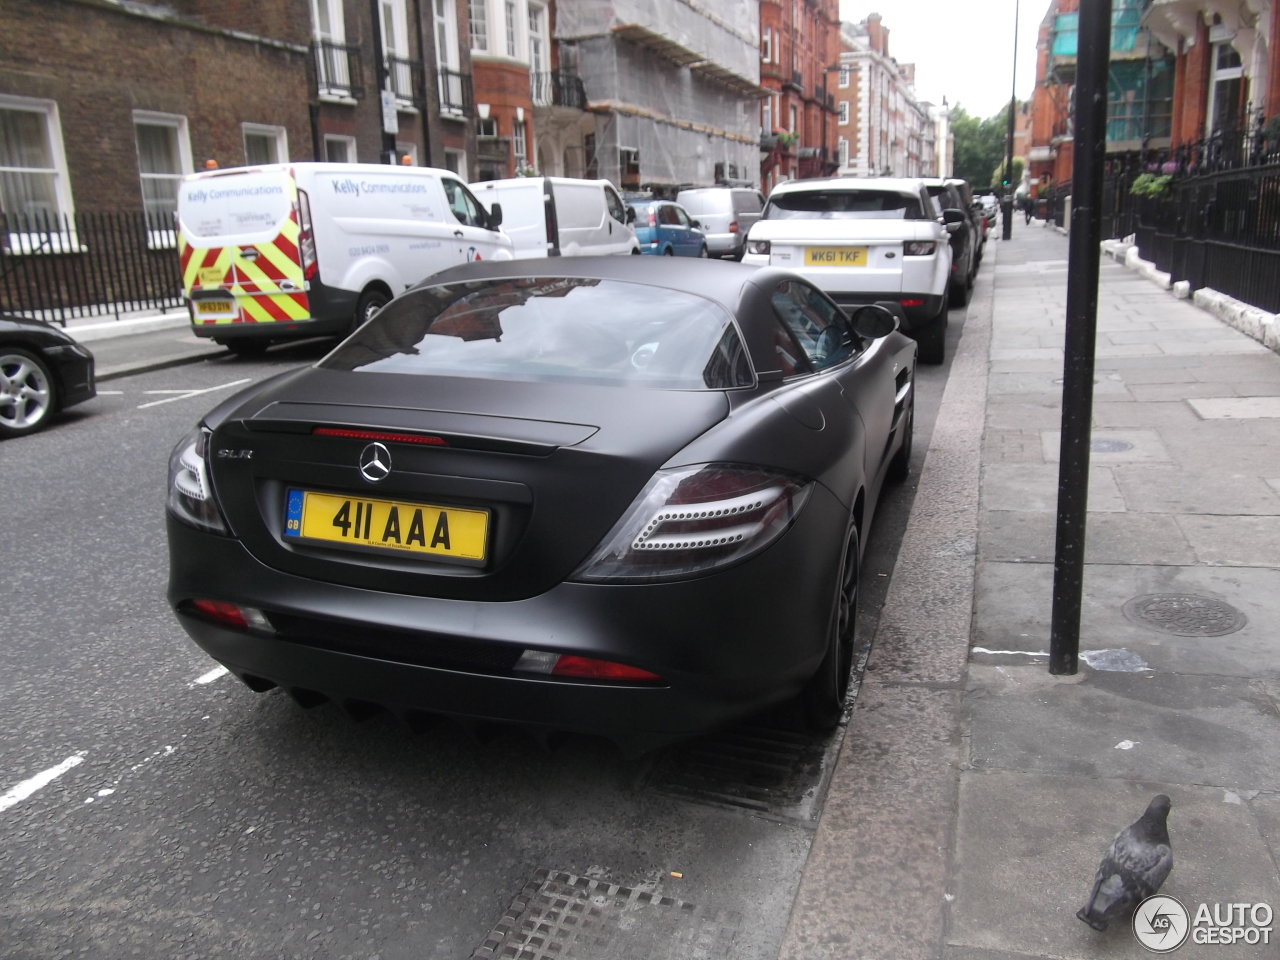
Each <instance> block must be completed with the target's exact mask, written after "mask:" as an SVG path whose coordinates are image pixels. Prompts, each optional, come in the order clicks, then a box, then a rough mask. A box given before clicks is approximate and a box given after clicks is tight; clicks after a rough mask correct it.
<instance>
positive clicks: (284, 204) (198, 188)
mask: <svg viewBox="0 0 1280 960" xmlns="http://www.w3.org/2000/svg"><path fill="white" fill-rule="evenodd" d="M290 188H291V183H290V179H289V173H288V171H287V170H283V169H274V170H272V169H267V170H246V171H245V172H244V173H239V172H236V173H230V174H223V175H220V176H215V177H200V178H197V179H194V180H184V181H183V182H182V183H181V184H180V185H179V187H178V221H179V224H180V226H181V229H182V231H183V233H184V234H186V236H187V237H188V238H195V239H209V238H214V237H252V236H269V237H273V236H275V235H276V234H277V233H279V232H280V227H281V225H282V224H283V223H284V221H285V220H286V219H287V218H288V216H289V212H290V211H291V210H292V209H293V197H292V190H291V189H290Z"/></svg>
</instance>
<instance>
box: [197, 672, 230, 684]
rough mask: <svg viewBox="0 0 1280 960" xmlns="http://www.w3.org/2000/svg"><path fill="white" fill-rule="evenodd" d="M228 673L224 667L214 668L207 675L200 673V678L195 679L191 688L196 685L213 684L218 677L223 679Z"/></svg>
mask: <svg viewBox="0 0 1280 960" xmlns="http://www.w3.org/2000/svg"><path fill="white" fill-rule="evenodd" d="M229 672H230V671H229V670H227V668H226V667H214V668H213V669H212V670H210V671H209V672H208V673H202V674H201V675H200V676H198V677H196V678H195V680H194V681H193V682H192V684H191V686H195V685H196V684H197V683H198V684H200V685H201V686H203V685H204V684H206V683H213V681H215V680H217V679H218V678H219V677H225V676H226V675H227V674H228V673H229Z"/></svg>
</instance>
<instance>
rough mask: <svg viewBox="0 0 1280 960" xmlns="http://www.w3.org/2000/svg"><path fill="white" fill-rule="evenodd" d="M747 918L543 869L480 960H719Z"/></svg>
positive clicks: (481, 948) (492, 935) (477, 959)
mask: <svg viewBox="0 0 1280 960" xmlns="http://www.w3.org/2000/svg"><path fill="white" fill-rule="evenodd" d="M741 922H742V917H741V915H740V914H738V913H736V912H734V911H731V910H730V911H723V912H717V911H714V910H707V909H704V908H703V907H700V906H698V905H697V904H693V903H687V902H685V901H683V900H677V899H675V898H674V897H664V896H662V895H661V894H659V893H656V892H653V891H651V890H639V889H633V888H630V887H620V886H617V885H616V884H612V883H605V882H604V881H602V880H592V879H590V878H588V877H577V876H574V875H573V874H571V873H554V872H552V871H549V870H539V871H538V872H537V873H535V874H534V876H533V879H532V880H530V881H529V882H528V883H527V884H525V887H524V889H523V890H521V891H520V895H519V896H517V897H516V898H515V900H513V901H512V903H511V906H510V907H509V908H508V909H507V912H506V914H504V915H503V917H502V919H501V920H500V921H499V922H498V925H497V926H495V927H494V928H493V931H492V932H491V933H490V934H489V936H488V937H486V938H485V941H484V943H482V944H481V945H480V946H479V947H477V948H476V951H475V953H473V954H472V955H471V956H472V960H482V958H483V960H489V958H493V960H498V958H502V960H551V958H553V957H554V958H556V960H659V958H661V960H673V958H679V960H694V958H697V960H713V958H718V957H728V956H729V953H730V949H731V948H732V945H733V938H734V936H735V935H736V934H737V931H738V925H739V924H740V923H741Z"/></svg>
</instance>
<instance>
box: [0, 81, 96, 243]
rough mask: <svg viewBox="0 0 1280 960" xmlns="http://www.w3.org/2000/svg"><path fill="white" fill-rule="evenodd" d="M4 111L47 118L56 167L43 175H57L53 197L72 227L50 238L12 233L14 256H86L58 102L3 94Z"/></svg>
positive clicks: (60, 215)
mask: <svg viewBox="0 0 1280 960" xmlns="http://www.w3.org/2000/svg"><path fill="white" fill-rule="evenodd" d="M0 109H4V110H25V111H27V112H28V113H38V114H42V115H43V116H44V133H45V137H46V138H47V145H48V147H49V157H50V159H52V160H53V167H52V168H50V169H48V170H44V171H42V172H46V173H52V174H53V195H54V198H55V199H56V200H57V202H58V218H59V219H60V220H61V219H62V218H64V217H65V218H66V222H67V223H70V224H71V225H72V227H71V232H70V233H69V234H64V233H56V234H53V235H51V236H49V237H41V235H39V234H31V233H11V234H9V237H8V245H9V252H10V253H28V254H38V253H83V252H85V251H86V250H87V249H88V248H87V247H84V246H81V244H80V242H79V240H78V239H77V237H76V234H75V226H74V224H75V212H76V208H75V202H74V199H73V197H72V195H71V179H70V176H69V174H68V172H67V153H66V150H65V148H64V147H63V143H62V121H61V119H59V116H58V102H57V101H56V100H37V99H34V98H31V97H11V96H7V95H4V94H0ZM26 169H32V168H27V167H2V168H0V170H3V171H5V172H8V171H14V172H17V173H21V172H22V171H23V170H26Z"/></svg>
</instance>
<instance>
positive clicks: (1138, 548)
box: [978, 510, 1270, 564]
mask: <svg viewBox="0 0 1280 960" xmlns="http://www.w3.org/2000/svg"><path fill="white" fill-rule="evenodd" d="M1267 519H1270V518H1267ZM1056 540H1057V515H1056V514H1055V513H1052V512H1049V511H1043V512H1037V513H1031V512H1025V511H1015V510H996V511H991V512H989V513H986V514H985V515H984V516H983V518H982V525H981V527H980V529H979V531H978V555H979V556H980V557H981V558H982V559H983V560H1019V561H1023V562H1039V563H1052V562H1053V557H1054V549H1055V544H1056ZM1196 559H1197V555H1196V553H1195V551H1193V550H1192V547H1191V544H1190V542H1189V541H1188V539H1187V537H1186V536H1185V535H1184V533H1183V530H1182V528H1181V527H1180V526H1179V525H1178V521H1177V519H1176V518H1175V517H1173V516H1171V515H1169V514H1160V513H1090V514H1089V515H1088V517H1087V520H1086V527H1085V562H1086V563H1138V564H1191V563H1195V562H1196Z"/></svg>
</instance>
